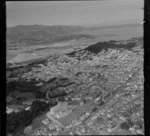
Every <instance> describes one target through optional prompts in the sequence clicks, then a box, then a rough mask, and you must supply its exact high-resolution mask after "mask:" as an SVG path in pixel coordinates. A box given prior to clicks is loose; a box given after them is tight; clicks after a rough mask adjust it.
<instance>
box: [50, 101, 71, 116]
mask: <svg viewBox="0 0 150 136" xmlns="http://www.w3.org/2000/svg"><path fill="white" fill-rule="evenodd" d="M71 112H72V108H71V107H70V106H68V103H67V102H66V101H65V102H59V103H58V104H57V105H56V106H55V107H53V108H51V110H50V114H52V115H53V116H54V117H56V118H61V117H63V116H66V115H68V114H70V113H71Z"/></svg>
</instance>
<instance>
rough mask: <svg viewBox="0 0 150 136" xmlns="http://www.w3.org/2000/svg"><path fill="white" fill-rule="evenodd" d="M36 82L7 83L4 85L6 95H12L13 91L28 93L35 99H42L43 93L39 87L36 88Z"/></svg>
mask: <svg viewBox="0 0 150 136" xmlns="http://www.w3.org/2000/svg"><path fill="white" fill-rule="evenodd" d="M35 84H37V81H35V80H31V81H30V82H27V81H24V80H22V81H12V82H9V83H7V85H6V94H7V95H9V94H10V93H13V92H14V91H19V92H23V93H25V92H30V93H33V94H34V95H35V96H36V98H44V97H45V93H42V92H40V89H41V87H39V86H36V85H35Z"/></svg>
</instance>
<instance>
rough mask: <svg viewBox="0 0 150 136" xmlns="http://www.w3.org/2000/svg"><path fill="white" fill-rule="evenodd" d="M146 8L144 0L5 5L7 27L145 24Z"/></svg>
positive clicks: (14, 3) (25, 2) (9, 3)
mask: <svg viewBox="0 0 150 136" xmlns="http://www.w3.org/2000/svg"><path fill="white" fill-rule="evenodd" d="M143 5H144V1H143V0H102V1H101V0H99V1H44V2H41V1H36V2H33V1H30V2H29V1H22V2H21V1H19V2H17V1H16V2H6V13H7V17H6V19H7V21H6V22H7V27H13V26H17V25H35V24H37V25H74V26H105V25H106V26H107V25H116V24H140V23H141V22H142V21H143V9H142V8H143Z"/></svg>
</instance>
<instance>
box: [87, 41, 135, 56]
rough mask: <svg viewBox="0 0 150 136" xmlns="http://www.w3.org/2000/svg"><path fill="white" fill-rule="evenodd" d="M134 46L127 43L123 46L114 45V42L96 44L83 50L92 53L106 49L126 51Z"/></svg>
mask: <svg viewBox="0 0 150 136" xmlns="http://www.w3.org/2000/svg"><path fill="white" fill-rule="evenodd" d="M135 46H136V44H135V43H127V44H125V45H123V44H115V43H114V42H98V43H96V44H94V45H91V46H89V47H87V48H85V50H87V51H89V52H92V53H96V54H97V53H99V52H101V51H102V50H105V51H108V49H109V48H110V49H120V48H123V49H127V50H131V49H132V48H133V47H135Z"/></svg>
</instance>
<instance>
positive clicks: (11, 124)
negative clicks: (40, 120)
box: [6, 101, 57, 133]
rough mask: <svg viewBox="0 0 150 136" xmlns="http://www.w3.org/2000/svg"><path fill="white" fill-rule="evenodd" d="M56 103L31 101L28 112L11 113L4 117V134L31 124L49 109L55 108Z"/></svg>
mask: <svg viewBox="0 0 150 136" xmlns="http://www.w3.org/2000/svg"><path fill="white" fill-rule="evenodd" d="M56 104H57V102H56V101H55V102H54V101H50V102H49V103H46V102H44V101H33V103H32V105H31V109H30V110H27V111H26V110H23V111H21V112H18V113H15V112H12V113H11V114H8V115H7V116H6V118H7V122H6V132H7V133H15V132H16V131H17V130H18V128H20V127H21V126H23V127H26V126H28V125H30V124H31V123H32V121H33V120H34V119H35V118H36V117H38V116H39V115H41V114H42V113H43V112H46V111H49V110H50V108H51V107H53V106H55V105H56Z"/></svg>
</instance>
